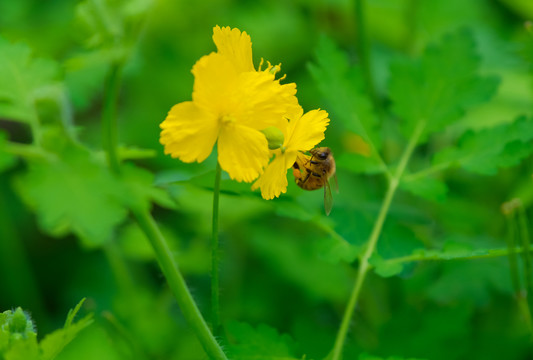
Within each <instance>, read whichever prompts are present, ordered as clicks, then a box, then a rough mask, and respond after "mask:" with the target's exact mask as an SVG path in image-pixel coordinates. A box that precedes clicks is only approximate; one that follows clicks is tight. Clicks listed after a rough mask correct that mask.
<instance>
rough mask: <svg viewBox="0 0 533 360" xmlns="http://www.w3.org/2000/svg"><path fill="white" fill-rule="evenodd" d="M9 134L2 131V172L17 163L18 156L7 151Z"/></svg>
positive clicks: (0, 163) (0, 167)
mask: <svg viewBox="0 0 533 360" xmlns="http://www.w3.org/2000/svg"><path fill="white" fill-rule="evenodd" d="M6 145H7V134H6V133H5V132H3V131H0V172H2V171H4V170H7V169H9V168H10V167H11V166H13V165H14V164H15V161H16V158H15V157H14V156H13V155H12V154H10V153H8V152H7V149H6Z"/></svg>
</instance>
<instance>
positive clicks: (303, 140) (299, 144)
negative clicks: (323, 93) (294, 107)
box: [285, 110, 329, 151]
mask: <svg viewBox="0 0 533 360" xmlns="http://www.w3.org/2000/svg"><path fill="white" fill-rule="evenodd" d="M328 124H329V118H328V113H327V112H325V111H324V110H311V111H309V112H307V113H305V114H304V115H303V116H301V117H300V118H295V119H290V122H289V128H288V130H287V131H288V137H286V139H285V141H286V143H285V147H286V148H287V149H290V150H295V151H296V150H303V151H305V150H310V149H312V148H314V147H315V146H316V145H317V144H318V143H319V142H321V141H322V140H323V139H324V132H325V131H326V127H327V126H328Z"/></svg>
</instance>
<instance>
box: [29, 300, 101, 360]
mask: <svg viewBox="0 0 533 360" xmlns="http://www.w3.org/2000/svg"><path fill="white" fill-rule="evenodd" d="M84 301H85V298H84V299H82V300H81V301H80V302H79V303H78V304H77V305H76V307H75V308H74V309H71V310H70V311H69V313H68V315H67V319H66V321H65V326H64V327H63V328H62V329H59V330H56V331H54V332H52V333H51V334H48V335H47V336H46V337H45V338H44V339H43V340H42V341H41V342H40V344H39V347H40V348H41V352H42V357H41V359H42V360H52V359H54V358H55V357H56V356H57V355H58V354H59V353H60V352H61V351H62V350H63V348H64V347H65V346H67V345H68V343H70V342H71V341H72V340H73V339H74V338H75V337H76V335H78V333H79V332H80V331H82V330H83V329H85V328H86V327H87V326H89V325H90V324H91V323H92V322H93V319H92V314H89V315H87V316H85V317H83V318H81V319H80V320H78V321H76V322H73V321H74V317H75V316H76V314H77V313H78V311H79V310H80V308H81V306H82V305H83V302H84Z"/></svg>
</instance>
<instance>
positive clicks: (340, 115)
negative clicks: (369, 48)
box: [309, 36, 381, 155]
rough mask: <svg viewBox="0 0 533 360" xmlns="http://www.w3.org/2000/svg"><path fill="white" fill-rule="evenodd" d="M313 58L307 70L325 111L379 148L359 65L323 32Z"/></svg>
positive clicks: (369, 102) (376, 125)
mask: <svg viewBox="0 0 533 360" xmlns="http://www.w3.org/2000/svg"><path fill="white" fill-rule="evenodd" d="M315 59H316V64H314V63H312V64H310V65H309V71H310V72H311V75H312V76H313V78H314V79H315V82H316V83H317V86H318V88H319V90H320V92H321V93H322V96H323V97H324V98H325V99H326V101H327V102H328V111H330V112H331V113H332V115H333V116H334V117H335V118H336V119H339V120H340V121H341V122H342V124H343V125H344V127H345V128H346V129H348V130H350V131H352V132H354V133H356V134H357V135H359V136H361V137H362V138H363V140H364V141H365V142H367V143H368V144H371V145H372V146H373V147H374V148H375V149H376V150H379V148H380V138H381V137H380V136H379V124H378V119H377V117H376V115H375V114H374V111H373V108H372V102H371V101H370V99H369V98H368V96H367V95H366V94H365V91H364V85H363V84H364V83H363V77H362V75H361V72H360V69H359V68H358V67H356V66H351V65H350V64H349V62H348V58H347V57H346V54H345V53H343V52H342V51H341V50H339V49H338V48H337V47H336V45H335V44H334V43H333V41H332V40H331V39H329V38H327V37H325V36H323V37H322V38H321V39H320V42H319V44H318V47H317V50H316V52H315ZM376 155H377V154H376Z"/></svg>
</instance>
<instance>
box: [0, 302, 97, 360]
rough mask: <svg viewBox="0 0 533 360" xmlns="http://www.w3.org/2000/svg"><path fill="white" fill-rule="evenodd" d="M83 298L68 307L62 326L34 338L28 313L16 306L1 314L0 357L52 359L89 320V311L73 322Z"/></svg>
mask: <svg viewBox="0 0 533 360" xmlns="http://www.w3.org/2000/svg"><path fill="white" fill-rule="evenodd" d="M84 301H85V299H82V300H81V301H80V302H79V303H78V305H76V307H75V308H74V309H72V310H70V311H69V313H68V316H67V320H66V321H65V326H64V327H63V328H62V329H58V330H56V331H54V332H52V333H50V334H48V335H46V337H45V338H44V339H43V340H42V341H40V342H39V343H38V342H37V332H36V330H35V325H34V324H33V322H32V320H31V319H30V317H29V316H28V315H27V314H26V313H24V312H23V311H22V309H21V308H20V307H19V308H17V309H16V310H15V311H14V312H12V311H10V310H8V311H4V312H3V313H2V314H1V315H0V357H1V358H2V359H5V360H23V359H24V360H52V359H55V358H56V357H57V355H58V354H59V353H60V352H61V351H62V350H63V348H64V347H65V346H67V345H68V344H69V343H70V342H71V341H72V340H73V339H74V338H75V337H76V336H77V335H78V333H79V332H80V331H82V330H83V329H85V328H86V327H87V326H89V325H90V324H91V323H92V315H87V316H86V317H84V318H82V319H80V320H78V321H76V322H73V321H74V317H75V316H76V314H77V313H78V311H79V310H80V308H81V306H82V305H83V302H84Z"/></svg>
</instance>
